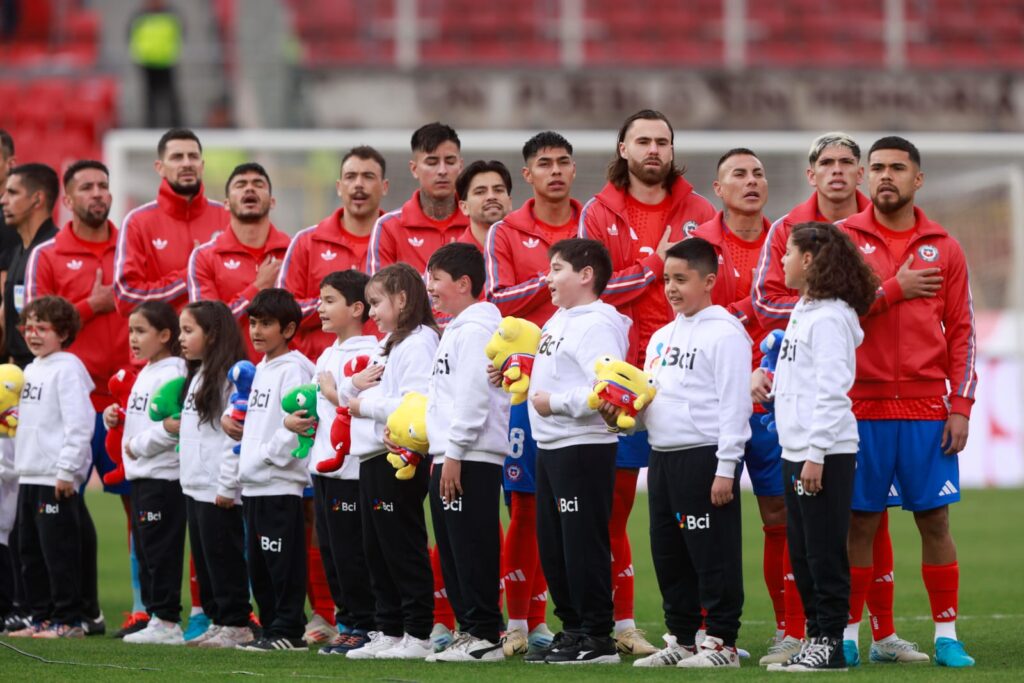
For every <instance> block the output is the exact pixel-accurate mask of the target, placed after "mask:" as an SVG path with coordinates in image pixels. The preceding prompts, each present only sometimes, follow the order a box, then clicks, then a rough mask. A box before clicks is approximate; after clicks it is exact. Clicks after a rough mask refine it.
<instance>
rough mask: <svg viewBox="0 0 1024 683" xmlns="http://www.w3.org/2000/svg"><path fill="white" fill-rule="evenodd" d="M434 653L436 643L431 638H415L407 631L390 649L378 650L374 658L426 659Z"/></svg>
mask: <svg viewBox="0 0 1024 683" xmlns="http://www.w3.org/2000/svg"><path fill="white" fill-rule="evenodd" d="M453 640H454V638H453ZM432 654H434V644H433V643H432V642H431V641H430V639H429V638H414V637H413V636H411V635H409V634H408V633H406V634H405V635H403V636H402V639H401V640H399V641H398V642H397V643H395V644H394V645H392V646H391V647H389V648H388V649H386V650H380V651H379V652H377V653H376V654H375V655H374V659H426V658H427V657H429V656H430V655H432Z"/></svg>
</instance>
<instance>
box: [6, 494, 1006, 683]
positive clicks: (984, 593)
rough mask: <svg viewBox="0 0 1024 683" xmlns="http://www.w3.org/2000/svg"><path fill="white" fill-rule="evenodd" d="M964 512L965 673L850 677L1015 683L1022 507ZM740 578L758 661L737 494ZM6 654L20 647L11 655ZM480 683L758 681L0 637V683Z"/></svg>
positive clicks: (115, 522) (115, 544)
mask: <svg viewBox="0 0 1024 683" xmlns="http://www.w3.org/2000/svg"><path fill="white" fill-rule="evenodd" d="M965 497H966V501H965V502H963V503H960V504H958V505H956V506H954V508H953V533H954V536H955V538H956V540H957V542H958V545H959V555H960V568H961V579H962V587H961V590H960V609H961V620H960V622H959V624H958V631H959V635H960V638H961V640H963V641H965V642H966V644H967V647H968V651H969V652H970V653H971V654H972V655H973V656H974V657H975V658H976V659H977V661H978V666H977V667H975V668H974V669H971V670H962V671H951V670H941V669H938V668H937V667H935V666H932V665H916V666H908V665H904V666H897V665H869V664H866V663H865V664H864V665H862V666H861V667H860V668H859V669H857V670H854V671H852V672H851V673H850V674H849V675H850V676H854V677H859V678H861V679H867V678H871V679H897V678H899V679H901V680H911V679H913V680H930V679H931V678H932V677H940V676H941V677H943V678H945V679H947V680H952V679H953V678H956V679H957V680H982V679H984V680H992V679H1011V678H1012V679H1016V680H1020V677H1021V676H1024V650H1022V649H1021V648H1020V644H1021V643H1022V641H1024V637H1022V634H1024V582H1022V581H1021V569H1022V567H1024V543H1022V538H1024V536H1022V534H1021V532H1020V520H1021V519H1024V496H1022V491H1020V490H992V491H967V492H966V493H965ZM87 500H88V504H89V507H90V509H91V510H92V514H93V517H94V518H95V520H96V527H97V530H98V533H99V536H100V567H99V571H100V598H101V601H102V604H103V609H104V612H105V613H106V616H107V619H108V622H109V623H110V626H112V627H114V628H113V629H112V630H115V629H116V626H117V622H119V621H120V617H121V613H122V612H123V611H125V610H127V609H128V608H129V607H130V601H131V598H130V591H129V588H128V563H127V554H126V552H125V540H124V524H125V521H124V514H123V512H122V510H121V506H120V503H119V502H118V501H117V500H116V499H115V498H113V497H112V496H107V495H103V494H100V493H96V492H92V491H90V492H89V494H88V498H87ZM743 506H744V518H745V526H744V536H745V544H744V558H743V559H744V573H745V577H746V606H745V609H744V619H743V627H742V629H741V631H740V643H739V644H740V646H741V647H745V648H746V649H748V650H750V651H751V653H752V654H753V656H754V659H755V662H756V658H757V657H758V656H760V655H761V654H762V653H763V651H764V647H765V646H764V643H765V641H766V640H767V639H768V638H769V637H770V636H771V635H772V632H773V630H774V623H773V620H772V613H771V608H770V606H769V602H768V597H767V594H766V592H765V588H764V583H763V580H762V573H761V539H762V534H761V525H760V520H759V519H758V518H757V508H756V504H755V503H754V500H753V498H752V497H750V496H749V494H745V495H744V499H743ZM646 524H647V509H646V498H645V497H644V496H642V495H641V496H638V498H637V505H636V509H635V510H634V514H633V516H632V519H631V520H630V538H631V539H632V540H633V543H634V547H633V562H634V565H635V567H636V577H637V578H636V580H637V585H636V617H637V622H638V624H639V626H640V627H641V628H644V629H646V630H647V632H648V634H649V636H650V639H651V641H652V642H656V643H660V638H659V636H660V634H661V633H662V632H663V623H662V615H661V600H660V597H659V595H658V591H657V587H656V584H655V581H654V576H653V570H652V567H651V558H650V551H649V547H648V543H647V541H646V535H647V534H646ZM892 535H893V543H894V546H895V549H896V582H897V583H896V614H897V617H896V618H897V629H898V632H899V634H900V635H901V636H903V637H905V638H907V639H908V640H912V641H916V642H918V643H921V645H922V649H923V650H924V651H926V652H928V653H929V654H931V652H932V648H931V640H932V624H931V622H930V620H929V618H928V613H929V610H928V600H927V596H926V595H925V592H924V588H923V586H922V584H921V576H920V559H919V558H920V554H919V548H920V544H919V541H918V539H917V532H916V530H915V529H914V527H913V520H912V518H911V516H910V515H909V514H905V513H897V514H896V515H894V517H893V521H892ZM869 641H870V634H869V631H868V628H867V624H864V625H863V626H862V629H861V646H862V647H861V652H862V655H861V656H862V658H863V659H864V660H865V662H866V660H867V643H868V642H869ZM12 648H18V649H19V650H21V652H18V651H16V650H14V649H12ZM480 675H484V676H487V677H488V678H489V679H490V680H519V679H530V680H558V681H568V680H584V679H586V680H619V679H621V678H623V677H625V676H634V677H637V678H641V679H645V680H655V679H657V680H668V679H679V678H680V677H685V678H687V679H694V678H698V677H701V676H702V675H703V676H705V677H707V678H714V677H721V676H725V677H745V678H753V677H755V676H762V675H766V674H764V672H763V670H761V669H759V667H757V665H756V663H751V662H750V661H749V660H748V661H746V662H744V666H743V668H742V669H740V670H739V671H732V672H710V673H705V674H700V673H693V672H690V673H685V672H682V671H679V670H677V669H668V670H664V669H654V670H650V669H648V670H643V669H634V668H632V667H631V666H629V664H628V663H625V664H622V665H621V666H592V667H569V668H566V667H554V666H543V665H534V666H531V665H527V664H524V663H522V662H521V661H518V660H516V661H509V662H505V663H503V664H492V665H484V664H480V665H446V664H427V663H425V662H409V663H395V662H355V661H348V660H346V659H344V658H341V657H318V656H315V655H314V654H312V653H310V654H305V653H278V654H259V653H243V652H229V651H197V650H195V649H192V648H188V649H186V648H168V647H159V646H131V645H125V644H123V643H121V642H120V641H117V640H115V639H113V638H110V637H94V638H89V639H87V640H85V641H68V642H52V641H39V640H35V641H32V640H28V641H26V640H17V639H10V638H0V680H7V681H16V680H31V681H51V680H52V681H56V680H61V681H67V680H76V681H77V680H103V681H121V680H153V681H166V680H186V679H199V678H203V679H213V678H229V677H230V678H239V679H242V678H246V677H253V676H256V677H261V678H264V679H269V680H276V679H285V678H291V679H302V678H310V679H323V678H332V679H341V680H364V681H365V680H371V681H372V680H380V681H385V680H387V681H435V680H436V681H453V680H469V679H472V678H478V677H479V676H480Z"/></svg>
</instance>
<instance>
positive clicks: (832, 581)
mask: <svg viewBox="0 0 1024 683" xmlns="http://www.w3.org/2000/svg"><path fill="white" fill-rule="evenodd" d="M803 467H804V464H803V463H802V462H790V461H788V460H783V461H782V476H783V483H784V485H785V489H786V540H787V542H788V544H789V560H790V562H791V563H792V565H793V579H794V580H795V581H796V587H797V590H798V591H800V599H801V600H802V601H803V603H804V614H805V615H806V617H807V635H808V637H812V638H815V637H820V636H827V637H829V638H842V637H843V629H844V628H845V627H846V621H847V617H848V615H849V613H850V558H849V556H848V555H847V554H846V535H847V533H848V532H849V530H850V503H851V501H852V499H853V477H854V471H855V470H856V468H857V456H856V454H854V453H836V454H833V455H826V456H825V469H824V471H823V472H822V477H821V491H819V492H818V493H816V494H814V495H813V496H809V495H806V494H805V493H804V492H803V486H802V485H801V484H800V473H801V471H802V470H803Z"/></svg>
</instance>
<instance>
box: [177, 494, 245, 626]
mask: <svg viewBox="0 0 1024 683" xmlns="http://www.w3.org/2000/svg"><path fill="white" fill-rule="evenodd" d="M185 509H186V511H187V513H188V539H189V545H190V546H191V550H192V561H193V563H194V564H195V566H196V581H198V582H199V601H200V602H201V603H202V605H203V611H204V612H205V613H206V615H207V616H208V617H210V621H212V622H213V623H214V624H217V625H219V626H245V625H246V624H248V623H249V612H250V607H249V573H248V571H247V570H246V566H245V529H244V527H243V524H242V508H241V506H240V505H235V506H234V507H232V508H229V509H223V508H219V507H217V506H216V505H214V504H213V503H204V502H202V501H198V500H195V499H194V498H191V497H188V496H186V497H185Z"/></svg>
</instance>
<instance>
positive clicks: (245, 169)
mask: <svg viewBox="0 0 1024 683" xmlns="http://www.w3.org/2000/svg"><path fill="white" fill-rule="evenodd" d="M247 173H256V174H258V175H261V176H263V179H264V180H266V181H267V191H268V192H269V193H270V194H273V193H274V187H273V185H271V184H270V174H268V173H267V169H265V168H263V164H258V163H256V162H255V161H247V162H245V163H244V164H239V165H238V166H235V168H234V170H233V171H231V175H229V176H228V180H227V182H226V183H224V194H228V189H229V188H230V187H231V181H232V180H234V179H235V178H237V177H238V176H240V175H246V174H247Z"/></svg>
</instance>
